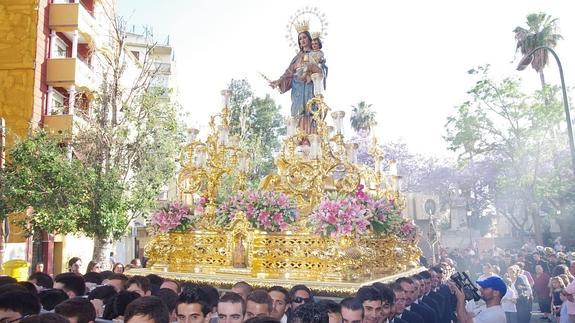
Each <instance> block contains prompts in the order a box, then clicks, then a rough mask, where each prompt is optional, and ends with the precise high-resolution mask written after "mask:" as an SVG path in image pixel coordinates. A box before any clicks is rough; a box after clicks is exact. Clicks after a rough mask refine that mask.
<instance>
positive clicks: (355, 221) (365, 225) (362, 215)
mask: <svg viewBox="0 0 575 323" xmlns="http://www.w3.org/2000/svg"><path fill="white" fill-rule="evenodd" d="M309 224H310V226H311V227H312V228H314V230H315V232H316V233H318V234H321V235H325V236H331V237H339V236H361V235H364V234H366V233H368V232H369V231H373V232H375V233H376V234H395V235H397V236H399V237H400V238H404V239H407V240H409V239H411V240H415V239H416V237H417V227H416V226H415V225H414V224H413V221H411V220H409V219H405V218H403V216H402V215H401V207H400V205H399V204H398V203H397V201H396V200H395V199H394V198H381V199H373V198H372V197H370V196H369V195H368V194H367V193H366V192H364V191H363V185H359V186H358V188H357V190H356V192H355V194H353V195H351V196H347V197H341V196H329V197H327V198H324V199H323V200H322V201H321V202H320V204H319V205H318V206H317V207H316V208H315V209H314V210H313V211H312V213H311V214H310V217H309Z"/></svg>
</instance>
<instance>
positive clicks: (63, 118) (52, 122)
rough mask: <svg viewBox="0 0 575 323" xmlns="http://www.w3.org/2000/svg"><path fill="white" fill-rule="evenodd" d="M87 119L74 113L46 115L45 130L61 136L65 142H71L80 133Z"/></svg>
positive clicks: (52, 134)
mask: <svg viewBox="0 0 575 323" xmlns="http://www.w3.org/2000/svg"><path fill="white" fill-rule="evenodd" d="M85 125H86V121H85V120H84V119H82V118H81V117H78V116H76V115H73V114H58V115H51V116H49V115H45V116H44V130H46V132H47V133H48V134H49V135H51V136H60V137H61V139H62V141H63V142H69V141H71V140H72V138H74V136H76V135H77V134H78V131H79V129H80V128H82V127H84V126H85Z"/></svg>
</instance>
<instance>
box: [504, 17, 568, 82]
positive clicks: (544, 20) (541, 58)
mask: <svg viewBox="0 0 575 323" xmlns="http://www.w3.org/2000/svg"><path fill="white" fill-rule="evenodd" d="M557 20H558V18H552V17H551V16H550V15H548V14H546V13H543V12H540V13H532V14H530V15H528V16H527V27H528V29H525V28H523V27H520V26H518V27H516V28H515V29H514V30H513V32H514V33H515V40H517V48H516V51H518V50H520V51H521V54H522V55H523V56H525V55H527V54H529V53H530V52H531V51H532V50H533V49H535V48H537V47H539V46H547V47H551V48H554V47H555V46H556V45H557V41H558V40H560V39H563V36H561V35H560V34H558V33H557ZM547 62H548V53H547V50H545V49H542V50H538V51H537V52H535V53H534V54H533V60H532V61H531V67H532V68H533V69H534V70H535V71H536V72H537V73H539V78H540V79H541V88H544V87H545V76H544V75H543V68H545V66H546V65H547Z"/></svg>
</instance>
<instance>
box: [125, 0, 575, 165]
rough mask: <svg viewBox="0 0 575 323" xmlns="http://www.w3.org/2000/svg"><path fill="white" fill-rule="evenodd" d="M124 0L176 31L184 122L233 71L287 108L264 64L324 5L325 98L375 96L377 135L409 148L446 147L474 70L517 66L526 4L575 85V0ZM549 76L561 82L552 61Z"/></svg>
mask: <svg viewBox="0 0 575 323" xmlns="http://www.w3.org/2000/svg"><path fill="white" fill-rule="evenodd" d="M118 3H119V6H120V14H121V15H123V16H125V17H126V18H127V19H128V20H129V22H130V24H134V25H136V26H142V25H148V26H151V27H152V28H153V29H154V33H155V34H156V35H168V34H169V35H170V43H171V45H172V46H173V47H174V48H175V52H176V73H177V83H178V87H179V100H180V102H181V104H182V105H183V106H184V108H185V109H186V110H187V111H189V112H190V116H191V120H186V123H187V124H188V125H195V126H200V125H205V124H207V121H208V116H209V115H210V114H213V113H216V112H217V111H219V109H220V102H221V101H220V90H221V89H223V88H225V87H226V85H227V84H228V83H229V81H230V80H231V79H232V78H235V79H242V78H247V79H248V81H249V82H250V84H251V85H252V87H253V89H254V92H255V94H256V95H258V96H265V95H266V94H268V93H269V94H271V95H272V97H273V98H274V99H275V100H276V102H277V103H279V104H281V105H282V107H283V111H284V114H285V115H287V114H289V106H290V98H289V93H286V94H283V95H280V94H279V93H278V92H277V91H274V90H272V89H271V88H269V87H268V86H267V83H266V82H265V81H264V80H263V79H262V78H261V77H260V76H259V75H258V72H262V73H264V74H266V75H267V76H269V77H270V78H272V79H276V78H278V77H279V76H280V75H281V74H282V73H283V72H284V70H285V68H286V67H287V65H288V64H289V62H290V60H291V59H292V57H293V56H294V54H295V51H294V50H293V49H292V48H291V47H289V44H288V42H287V40H286V39H285V36H286V24H287V23H288V21H289V19H290V16H291V15H292V14H294V13H295V12H296V10H297V9H300V8H304V7H305V6H310V7H318V8H319V9H320V10H321V11H322V12H323V13H325V14H326V16H327V20H328V24H329V25H328V36H327V38H326V40H325V41H324V48H323V51H324V53H325V57H326V59H327V65H328V66H329V76H328V79H327V91H326V102H327V103H328V105H329V106H330V107H331V108H332V109H333V110H344V111H346V118H348V117H349V115H350V111H351V106H352V105H354V104H356V103H357V102H359V101H362V100H364V101H366V102H368V103H370V104H373V107H374V109H375V110H376V111H377V121H378V123H379V125H378V126H377V128H376V129H375V133H376V135H377V136H378V137H379V138H380V139H381V140H383V141H390V140H402V141H404V142H406V143H407V144H408V146H409V147H410V149H411V150H412V151H413V152H417V153H422V154H425V155H435V156H446V155H448V152H447V151H446V147H447V145H446V143H445V142H444V141H443V139H442V135H444V134H445V130H444V125H445V122H446V118H447V116H448V115H450V114H451V113H453V112H454V107H455V106H456V105H459V104H461V103H462V102H463V101H464V100H465V98H466V91H467V90H469V89H470V88H471V86H472V85H473V82H472V79H471V78H470V77H469V76H468V74H467V70H469V69H470V68H472V67H475V66H477V65H482V64H486V63H489V64H491V65H492V71H493V72H494V74H495V75H497V76H500V77H504V76H508V75H515V74H516V73H518V72H515V67H516V65H517V62H518V61H519V57H517V59H516V60H515V61H514V62H512V61H513V59H514V58H515V41H514V34H513V32H512V30H513V29H514V28H515V27H516V26H517V25H521V26H526V23H525V20H526V16H527V14H529V13H533V12H540V11H543V12H546V13H548V14H551V15H552V16H554V17H558V18H559V25H560V33H561V34H562V35H563V37H564V40H563V41H561V42H560V44H559V46H558V47H557V48H556V50H557V52H558V54H559V57H560V58H561V59H562V64H563V69H564V72H565V77H566V82H567V86H568V87H572V86H574V85H575V2H573V1H570V0H562V1H558V0H538V1H534V0H482V1H461V0H453V1H446V0H438V1H427V0H419V1H414V0H412V1H365V0H357V1H353V2H351V1H327V0H326V1H319V0H316V1H310V0H308V1H304V0H292V1H269V0H267V1H266V0H226V1H224V0H191V1H190V0H169V1H151V0H118ZM520 75H521V77H522V79H523V80H524V83H525V86H526V88H527V89H535V88H537V87H538V86H539V77H538V76H537V75H536V74H535V72H534V71H533V70H531V69H530V68H529V69H528V70H526V71H524V72H522V73H521V74H520ZM546 79H547V80H548V81H549V82H550V83H553V84H559V73H558V70H557V67H556V65H555V63H554V62H552V63H551V64H550V66H549V67H548V68H547V70H546ZM574 104H575V103H574ZM347 124H349V122H347ZM204 131H205V126H204ZM347 134H348V135H351V130H349V128H348V131H347Z"/></svg>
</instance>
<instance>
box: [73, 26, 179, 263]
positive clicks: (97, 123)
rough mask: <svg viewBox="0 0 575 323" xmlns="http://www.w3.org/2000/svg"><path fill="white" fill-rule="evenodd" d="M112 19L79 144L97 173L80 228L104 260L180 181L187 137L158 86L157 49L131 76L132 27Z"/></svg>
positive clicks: (150, 47)
mask: <svg viewBox="0 0 575 323" xmlns="http://www.w3.org/2000/svg"><path fill="white" fill-rule="evenodd" d="M110 19H111V26H112V30H111V44H110V50H109V51H108V52H106V53H104V54H103V55H101V56H99V58H100V60H101V65H102V69H103V73H102V74H103V81H102V83H101V87H100V90H99V91H98V95H97V97H96V100H95V101H94V102H93V104H92V109H91V110H92V111H91V113H89V114H85V115H83V116H82V117H83V119H84V121H85V122H86V124H87V126H85V127H82V128H81V129H80V132H79V134H78V135H77V137H76V138H75V141H74V143H73V146H74V149H75V150H76V151H77V152H78V156H80V158H81V159H82V162H83V164H84V165H85V167H86V168H88V169H90V170H91V172H93V173H94V177H93V178H92V181H91V183H90V190H89V194H90V205H89V210H90V212H89V213H88V214H87V215H86V216H85V217H83V218H81V219H80V221H79V223H80V228H81V231H82V232H83V233H84V234H85V235H87V236H88V237H91V238H93V239H94V250H93V252H94V259H95V260H100V261H102V260H104V259H106V256H107V253H108V251H109V249H110V247H111V244H112V243H113V242H114V241H115V240H117V239H119V238H120V237H122V236H123V235H124V234H125V232H126V229H127V226H128V224H129V223H130V222H131V221H132V220H134V219H136V218H141V217H142V216H143V215H145V214H146V213H147V212H149V211H150V210H151V209H153V208H156V207H157V197H158V195H159V193H160V191H161V189H162V187H163V186H164V185H165V184H167V183H168V182H169V181H170V180H172V179H173V178H174V174H175V170H176V165H175V160H176V158H177V156H178V152H179V145H180V143H181V142H182V139H183V138H182V137H181V135H180V134H181V133H182V132H181V131H180V130H181V128H180V127H179V125H178V122H177V119H178V106H177V104H175V103H173V102H171V100H169V99H168V97H167V96H166V89H164V88H159V87H157V86H156V83H155V77H156V76H158V75H159V69H160V65H158V64H156V63H155V61H154V57H153V55H154V54H153V51H154V48H155V44H149V45H148V46H147V47H146V48H145V52H144V53H142V54H141V55H140V59H139V63H138V67H139V68H138V69H137V73H134V72H133V71H132V72H131V73H134V74H130V75H128V71H130V68H132V69H133V66H132V67H130V66H129V65H128V64H130V62H131V61H130V59H128V58H127V57H126V56H125V55H126V46H127V37H128V34H127V32H126V30H125V26H126V23H125V21H123V20H122V19H121V18H120V17H116V16H113V15H110ZM132 64H133V63H132ZM126 80H129V81H128V82H129V83H128V82H126Z"/></svg>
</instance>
